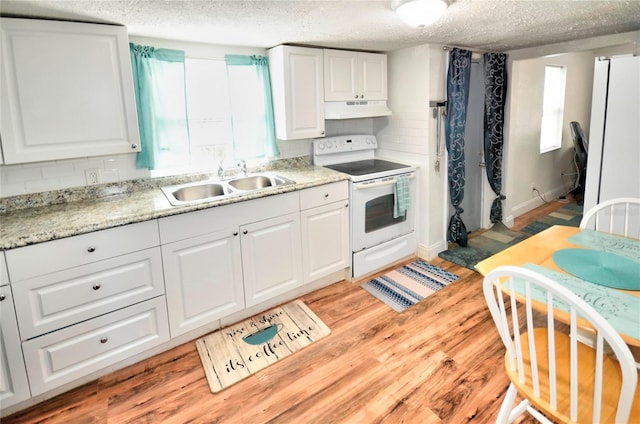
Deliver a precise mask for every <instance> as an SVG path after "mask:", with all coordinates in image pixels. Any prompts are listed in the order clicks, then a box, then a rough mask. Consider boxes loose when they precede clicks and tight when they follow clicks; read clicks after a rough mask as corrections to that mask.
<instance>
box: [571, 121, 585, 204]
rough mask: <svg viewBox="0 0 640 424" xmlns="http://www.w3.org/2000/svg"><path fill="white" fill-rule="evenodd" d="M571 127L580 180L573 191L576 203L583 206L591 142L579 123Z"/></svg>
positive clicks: (574, 122) (573, 123)
mask: <svg viewBox="0 0 640 424" xmlns="http://www.w3.org/2000/svg"><path fill="white" fill-rule="evenodd" d="M569 126H570V127H571V136H572V137H573V151H574V154H575V160H576V168H577V173H578V178H576V183H575V185H574V187H573V190H571V193H572V194H573V195H574V197H575V199H576V201H577V202H578V204H579V205H581V204H582V203H583V201H584V184H585V180H586V177H587V156H588V154H589V141H588V140H587V137H585V135H584V131H582V127H581V126H580V123H579V122H576V121H572V122H570V123H569Z"/></svg>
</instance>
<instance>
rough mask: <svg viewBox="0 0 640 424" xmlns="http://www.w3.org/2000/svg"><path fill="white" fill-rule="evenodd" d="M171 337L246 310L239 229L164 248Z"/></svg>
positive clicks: (179, 242) (170, 244)
mask: <svg viewBox="0 0 640 424" xmlns="http://www.w3.org/2000/svg"><path fill="white" fill-rule="evenodd" d="M162 258H163V263H164V270H165V279H166V281H167V285H166V293H167V306H168V308H169V325H170V328H171V336H172V337H176V336H178V335H180V334H184V333H186V332H188V331H190V330H193V329H196V328H198V327H201V326H203V325H206V324H209V323H211V322H213V321H215V320H217V319H220V318H222V317H224V316H226V315H229V314H231V313H233V312H236V311H239V310H242V309H243V308H244V291H243V288H242V260H241V257H240V237H238V230H237V229H235V230H234V229H228V230H222V231H218V232H215V233H212V234H206V235H203V236H200V237H194V238H189V239H186V240H181V241H177V242H173V243H169V244H166V245H163V246H162Z"/></svg>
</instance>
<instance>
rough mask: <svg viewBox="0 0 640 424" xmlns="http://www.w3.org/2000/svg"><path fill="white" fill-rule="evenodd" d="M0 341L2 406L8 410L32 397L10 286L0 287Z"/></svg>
mask: <svg viewBox="0 0 640 424" xmlns="http://www.w3.org/2000/svg"><path fill="white" fill-rule="evenodd" d="M0 341H1V343H0V406H1V407H2V408H6V407H8V406H11V405H15V404H16V403H18V402H22V401H23V400H27V399H29V397H30V396H31V392H30V391H29V383H28V382H27V372H26V369H25V365H24V358H23V356H22V348H21V346H20V336H19V335H18V323H17V321H16V314H15V309H14V307H13V298H12V296H11V286H8V285H6V286H2V287H0Z"/></svg>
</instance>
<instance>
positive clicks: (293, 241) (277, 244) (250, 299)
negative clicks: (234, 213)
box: [240, 212, 302, 307]
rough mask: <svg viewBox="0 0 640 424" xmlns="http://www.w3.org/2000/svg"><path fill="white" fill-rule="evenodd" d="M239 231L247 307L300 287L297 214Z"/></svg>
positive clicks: (250, 225)
mask: <svg viewBox="0 0 640 424" xmlns="http://www.w3.org/2000/svg"><path fill="white" fill-rule="evenodd" d="M240 230H241V234H242V269H243V274H244V292H245V303H246V305H247V307H249V306H254V305H257V304H258V303H260V302H263V301H265V300H268V299H270V298H272V297H274V296H277V295H279V294H282V293H286V292H287V291H289V290H292V289H294V288H296V287H299V286H301V285H302V256H301V252H300V214H299V213H298V212H295V213H291V214H287V215H284V216H279V217H276V218H272V219H267V220H264V221H260V222H256V223H253V224H248V225H243V226H242V227H241V228H240Z"/></svg>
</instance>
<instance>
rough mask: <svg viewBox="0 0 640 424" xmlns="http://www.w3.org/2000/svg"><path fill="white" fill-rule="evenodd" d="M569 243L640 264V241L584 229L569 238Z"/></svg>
mask: <svg viewBox="0 0 640 424" xmlns="http://www.w3.org/2000/svg"><path fill="white" fill-rule="evenodd" d="M567 241H569V242H570V243H573V244H577V245H578V246H584V247H588V248H589V249H595V250H602V251H604V252H611V253H615V254H616V255H620V256H624V257H625V258H628V259H631V260H632V261H635V262H640V240H634V239H630V238H626V237H621V236H616V235H613V234H607V233H602V232H600V231H594V230H587V229H584V230H582V231H580V232H579V233H578V234H576V235H573V236H571V237H569V238H568V239H567Z"/></svg>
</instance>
